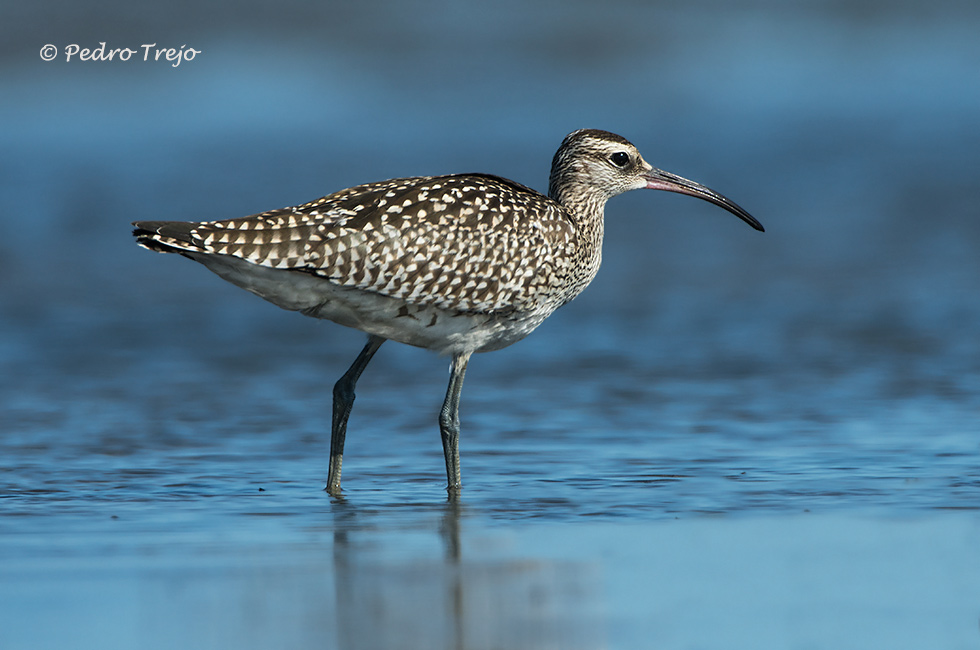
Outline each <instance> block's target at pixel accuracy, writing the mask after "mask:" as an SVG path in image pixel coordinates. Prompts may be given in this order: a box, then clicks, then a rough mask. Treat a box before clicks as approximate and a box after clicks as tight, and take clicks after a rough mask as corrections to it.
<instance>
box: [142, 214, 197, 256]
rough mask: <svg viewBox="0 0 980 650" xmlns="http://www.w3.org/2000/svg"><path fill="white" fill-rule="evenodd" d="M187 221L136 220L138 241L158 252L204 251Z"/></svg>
mask: <svg viewBox="0 0 980 650" xmlns="http://www.w3.org/2000/svg"><path fill="white" fill-rule="evenodd" d="M197 225H198V224H196V223H189V222H186V221H134V222H133V226H134V228H133V236H134V237H136V243H137V244H139V245H140V246H142V247H143V248H147V249H149V250H151V251H156V252H158V253H184V252H204V248H203V247H202V246H201V245H200V243H198V241H197V237H195V236H194V234H193V232H192V229H193V228H194V227H195V226H197Z"/></svg>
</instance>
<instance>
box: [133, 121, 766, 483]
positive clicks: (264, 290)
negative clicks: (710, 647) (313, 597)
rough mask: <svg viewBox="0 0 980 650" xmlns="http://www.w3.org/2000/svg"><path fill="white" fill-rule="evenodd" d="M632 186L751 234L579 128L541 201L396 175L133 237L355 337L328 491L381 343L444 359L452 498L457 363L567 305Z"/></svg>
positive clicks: (473, 178)
mask: <svg viewBox="0 0 980 650" xmlns="http://www.w3.org/2000/svg"><path fill="white" fill-rule="evenodd" d="M640 188H650V189H664V190H669V191H675V192H682V193H685V194H690V195H693V196H697V197H699V198H704V199H707V200H709V201H711V202H713V203H715V204H717V205H719V206H721V207H724V208H725V209H726V210H729V211H730V212H732V213H734V214H736V215H737V216H739V217H740V218H741V219H743V220H745V221H746V222H747V223H749V224H750V225H751V226H753V227H754V228H756V229H758V230H762V226H761V225H760V224H759V223H758V222H757V221H756V220H755V219H753V218H752V217H751V216H750V215H749V214H748V213H747V212H745V211H744V210H742V209H741V208H740V207H738V206H737V205H735V204H734V203H732V202H731V201H729V200H728V199H726V198H724V197H723V196H721V195H720V194H717V193H716V192H713V191H711V190H709V189H707V188H705V187H703V186H701V185H698V184H697V183H694V182H692V181H688V180H686V179H683V178H681V177H679V176H674V175H673V174H669V173H667V172H663V171H661V170H658V169H654V168H653V167H651V166H650V165H649V164H648V163H646V161H644V160H643V158H642V157H641V156H640V154H639V152H638V151H637V150H636V148H635V147H634V146H633V145H632V144H630V143H629V142H628V141H627V140H625V139H624V138H622V137H620V136H618V135H615V134H612V133H608V132H605V131H596V130H580V131H575V132H574V133H571V134H569V136H568V137H566V138H565V140H564V141H563V142H562V145H561V147H560V148H559V150H558V152H557V153H556V154H555V157H554V160H553V162H552V170H551V178H550V183H549V196H544V195H542V194H539V193H538V192H535V191H534V190H532V189H529V188H527V187H525V186H523V185H520V184H518V183H515V182H513V181H509V180H507V179H504V178H500V177H497V176H491V175H487V174H459V175H449V176H425V177H414V178H401V179H394V180H390V181H382V182H377V183H368V184H366V185H359V186H357V187H352V188H350V189H346V190H341V191H339V192H335V193H334V194H330V195H328V196H325V197H323V198H320V199H317V200H315V201H311V202H309V203H305V204H303V205H299V206H296V207H291V208H283V209H281V210H272V211H270V212H263V213H261V214H256V215H253V216H250V217H244V218H241V219H230V220H225V221H208V222H200V223H195V222H159V221H141V222H136V223H135V224H134V225H135V226H136V228H135V230H134V235H135V236H136V239H137V242H138V243H139V244H140V245H141V246H144V247H146V248H149V249H151V250H156V251H161V252H176V253H181V254H183V255H185V256H187V257H190V258H191V259H194V260H196V261H198V262H201V263H202V264H204V265H205V266H207V267H208V268H209V269H211V270H212V271H214V272H215V273H217V274H218V275H220V276H221V277H223V278H225V279H226V280H228V281H230V282H233V283H234V284H237V285H239V286H241V287H243V288H245V289H247V290H249V291H252V292H253V293H256V294H258V295H260V296H262V297H263V298H265V299H267V300H269V301H270V302H273V303H275V304H277V305H279V306H280V307H283V308H285V309H292V310H297V311H301V312H302V313H304V314H307V315H310V316H314V317H317V318H325V319H329V320H333V321H335V322H338V323H340V324H342V325H347V326H349V327H354V328H357V329H360V330H362V331H364V332H366V333H367V334H368V335H369V340H368V344H367V346H365V348H364V350H363V351H362V353H361V355H360V356H358V359H357V360H356V361H355V362H354V365H353V366H352V367H351V369H350V370H349V371H348V372H347V374H345V375H344V377H343V378H342V379H341V380H340V381H339V382H338V383H337V386H335V388H334V424H333V435H332V444H331V464H330V477H329V478H328V486H327V489H328V490H329V491H330V492H331V493H338V492H339V490H340V465H341V459H342V450H343V439H344V435H345V432H346V423H347V416H348V415H349V413H350V407H351V404H352V402H353V397H354V394H353V391H354V385H355V384H356V381H357V378H358V377H359V376H360V373H361V371H363V369H364V367H365V366H366V365H367V363H368V361H370V358H371V357H372V356H373V354H374V352H376V351H377V349H378V347H380V345H381V343H382V342H383V341H384V340H387V339H392V340H396V341H400V342H402V343H407V344H410V345H417V346H420V347H424V348H429V349H433V350H436V351H438V352H442V353H447V354H452V355H453V365H452V368H453V376H452V379H451V381H450V389H449V392H448V394H447V396H446V401H445V403H444V405H443V412H442V415H441V417H440V429H441V431H442V435H443V444H444V451H445V454H446V467H447V473H448V476H449V487H450V490H455V489H456V488H458V487H459V484H460V478H459V460H458V447H457V442H456V441H457V439H458V401H459V390H460V388H461V384H462V379H463V374H464V372H465V369H466V364H467V362H468V360H469V357H470V355H471V354H472V353H473V352H482V351H489V350H496V349H500V348H502V347H505V346H507V345H510V344H511V343H514V342H515V341H518V340H520V339H521V338H524V337H525V336H527V334H529V333H530V332H531V331H533V330H534V329H535V328H536V327H537V326H538V325H540V324H541V322H543V321H544V319H545V318H547V317H548V316H549V315H550V314H551V313H552V312H553V311H554V310H555V309H557V308H558V307H560V306H562V305H564V304H565V303H567V302H568V301H570V300H572V299H573V298H574V297H575V296H577V295H578V294H579V293H580V292H581V291H582V290H583V289H584V288H585V287H586V286H587V285H588V284H589V283H590V282H591V281H592V279H593V278H594V277H595V275H596V272H597V271H598V270H599V264H600V262H601V259H602V236H603V211H604V207H605V203H606V201H607V200H608V199H609V198H611V197H613V196H615V195H617V194H621V193H622V192H626V191H629V190H632V189H640Z"/></svg>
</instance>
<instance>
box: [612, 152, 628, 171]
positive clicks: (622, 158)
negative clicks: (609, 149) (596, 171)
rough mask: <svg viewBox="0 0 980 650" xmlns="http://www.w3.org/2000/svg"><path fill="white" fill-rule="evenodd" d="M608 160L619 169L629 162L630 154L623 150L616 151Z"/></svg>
mask: <svg viewBox="0 0 980 650" xmlns="http://www.w3.org/2000/svg"><path fill="white" fill-rule="evenodd" d="M609 162H611V163H612V164H614V165H616V166H617V167H619V168H620V169H623V168H624V167H626V165H628V164H629V162H630V155H629V154H628V153H626V152H625V151H617V152H616V153H614V154H613V155H611V156H609Z"/></svg>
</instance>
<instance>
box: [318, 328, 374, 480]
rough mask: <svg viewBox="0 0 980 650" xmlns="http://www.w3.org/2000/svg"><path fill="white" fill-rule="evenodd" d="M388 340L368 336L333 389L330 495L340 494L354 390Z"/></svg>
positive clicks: (328, 478)
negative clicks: (348, 421)
mask: <svg viewBox="0 0 980 650" xmlns="http://www.w3.org/2000/svg"><path fill="white" fill-rule="evenodd" d="M384 342H385V339H383V338H381V337H380V336H374V335H373V334H371V335H369V336H368V342H367V345H365V346H364V349H363V350H361V353H360V354H359V355H357V358H356V359H354V363H352V364H351V367H350V368H348V369H347V372H345V373H344V376H343V377H341V378H340V379H339V380H337V383H336V384H334V387H333V424H332V426H331V429H330V472H329V474H328V475H327V492H328V493H330V494H332V495H333V496H337V495H339V494H340V466H341V465H342V464H343V462H344V438H345V437H346V436H347V418H349V417H350V410H351V408H352V407H353V406H354V387H355V386H356V385H357V380H358V378H359V377H360V376H361V373H362V372H364V369H365V368H367V365H368V363H370V362H371V357H373V356H374V353H375V352H377V351H378V348H380V347H381V344H382V343H384Z"/></svg>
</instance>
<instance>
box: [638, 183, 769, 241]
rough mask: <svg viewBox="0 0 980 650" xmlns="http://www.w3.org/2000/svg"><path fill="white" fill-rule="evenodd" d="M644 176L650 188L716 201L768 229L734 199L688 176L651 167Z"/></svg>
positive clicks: (738, 215) (747, 221) (743, 218)
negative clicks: (682, 176)
mask: <svg viewBox="0 0 980 650" xmlns="http://www.w3.org/2000/svg"><path fill="white" fill-rule="evenodd" d="M643 176H644V178H645V179H646V182H647V189H648V190H665V191H667V192H677V193H679V194H687V195H688V196H695V197H697V198H699V199H704V200H705V201H708V202H710V203H714V204H715V205H717V206H718V207H721V208H725V209H726V210H728V211H729V212H731V213H732V214H734V215H735V216H736V217H738V218H739V219H741V220H742V221H744V222H745V223H747V224H749V225H750V226H752V227H753V228H755V229H756V230H758V231H760V232H765V230H766V229H765V228H763V227H762V224H761V223H759V222H758V221H757V220H756V218H755V217H753V216H752V215H751V214H749V213H748V212H746V211H745V210H743V209H742V208H740V207H739V206H738V204H736V203H735V202H734V201H731V200H729V199H726V198H725V197H724V196H722V195H721V194H719V193H718V192H715V191H714V190H712V189H708V188H707V187H705V186H704V185H701V184H700V183H695V182H694V181H689V180H687V179H686V178H681V177H680V176H678V175H677V174H671V173H670V172H665V171H664V170H662V169H651V170H650V171H649V172H647V173H646V174H644V175H643Z"/></svg>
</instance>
